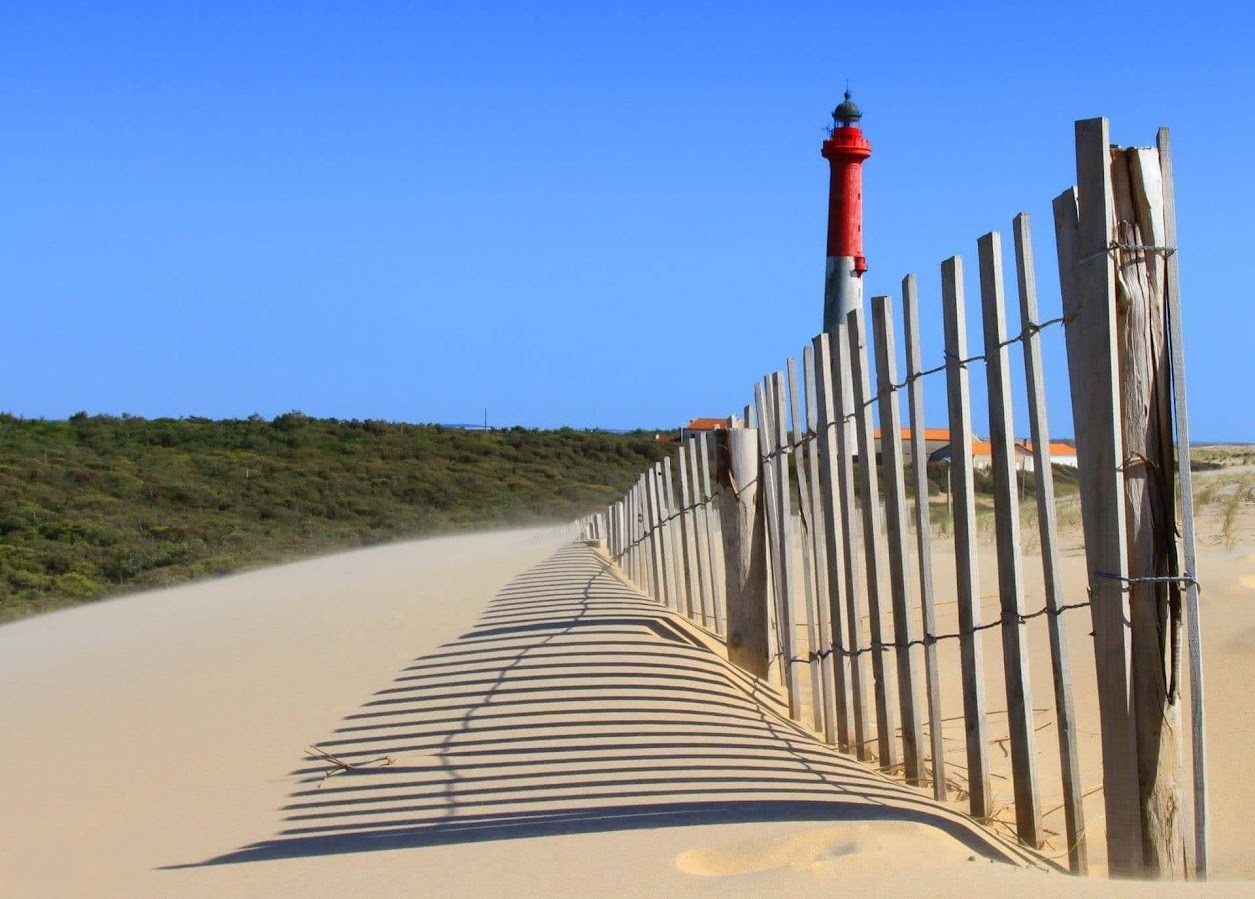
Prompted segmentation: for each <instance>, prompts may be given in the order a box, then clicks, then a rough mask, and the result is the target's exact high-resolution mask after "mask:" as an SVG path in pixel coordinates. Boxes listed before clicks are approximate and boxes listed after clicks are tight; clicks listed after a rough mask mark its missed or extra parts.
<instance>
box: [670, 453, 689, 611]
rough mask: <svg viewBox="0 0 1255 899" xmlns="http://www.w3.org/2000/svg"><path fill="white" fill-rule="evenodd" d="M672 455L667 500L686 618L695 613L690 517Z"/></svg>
mask: <svg viewBox="0 0 1255 899" xmlns="http://www.w3.org/2000/svg"><path fill="white" fill-rule="evenodd" d="M673 469H674V466H673V465H672V464H671V457H670V456H668V457H667V458H666V459H664V460H663V475H664V477H665V479H666V482H667V500H668V502H670V503H672V506H671V545H672V546H673V547H675V583H676V589H677V591H678V593H679V606H680V608H679V611H680V613H681V614H682V615H684V616H685V617H686V618H690V619H691V618H692V617H693V614H694V605H693V585H692V582H691V581H690V580H689V563H690V560H691V556H690V555H689V547H688V518H687V515H686V513H685V509H684V507H685V505H686V504H685V502H684V499H683V497H679V498H677V494H676V492H675V489H674V487H675V472H674V470H673Z"/></svg>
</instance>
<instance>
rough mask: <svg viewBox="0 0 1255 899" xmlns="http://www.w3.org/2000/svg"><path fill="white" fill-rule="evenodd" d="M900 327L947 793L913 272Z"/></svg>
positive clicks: (931, 690) (927, 667)
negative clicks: (901, 330)
mask: <svg viewBox="0 0 1255 899" xmlns="http://www.w3.org/2000/svg"><path fill="white" fill-rule="evenodd" d="M902 327H903V330H904V331H905V342H906V380H907V406H908V408H909V410H910V417H911V466H912V469H913V472H912V473H913V474H914V476H915V477H914V479H915V546H916V559H917V564H918V566H919V605H920V615H921V617H922V619H923V625H924V671H925V673H926V675H927V689H928V740H929V747H930V750H929V751H930V754H931V756H932V766H933V770H932V779H933V798H934V799H938V800H942V801H944V800H945V798H946V750H945V742H944V739H943V736H944V735H943V734H942V732H941V727H942V725H941V721H942V713H941V682H940V675H939V672H938V668H937V643H936V636H937V612H936V607H935V601H934V598H933V547H932V516H931V510H930V507H929V504H928V441H927V434H926V428H925V426H924V378H923V368H924V366H923V356H922V353H921V351H920V345H919V292H918V287H917V285H916V282H915V276H914V275H907V276H906V277H905V278H903V279H902Z"/></svg>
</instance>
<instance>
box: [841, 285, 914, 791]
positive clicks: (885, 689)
mask: <svg viewBox="0 0 1255 899" xmlns="http://www.w3.org/2000/svg"><path fill="white" fill-rule="evenodd" d="M845 330H846V339H847V342H848V345H849V348H850V385H851V387H852V388H853V391H854V398H853V401H854V436H855V440H856V441H857V442H858V462H859V465H858V469H859V477H858V498H859V505H861V506H862V510H863V516H862V517H863V556H864V559H865V560H866V563H867V566H866V568H865V569H864V570H865V571H866V573H867V621H868V630H869V631H870V633H871V650H872V676H873V678H874V679H875V693H876V718H877V724H876V736H877V740H876V745H877V749H878V750H879V755H880V767H881V768H891V767H894V766H896V765H897V764H898V760H899V758H900V754H899V752H898V741H897V730H898V708H897V707H895V705H894V702H893V697H894V695H895V694H897V695H898V699H899V702H898V705H899V706H901V705H903V704H904V703H903V700H902V693H901V691H900V689H899V686H900V685H897V684H895V681H896V680H897V678H895V677H894V672H893V668H891V667H890V666H889V665H886V664H885V639H884V633H883V620H884V619H883V615H882V613H881V597H882V593H881V590H882V587H883V585H884V584H885V583H886V582H885V576H884V571H885V560H884V548H883V547H882V546H881V543H880V523H881V516H880V487H879V483H878V482H879V477H878V472H877V470H876V440H875V427H874V424H873V422H872V414H871V410H870V409H869V407H868V404H869V402H870V396H871V379H870V377H869V375H868V359H867V339H866V329H865V327H864V325H863V310H862V308H860V307H857V306H856V307H855V308H854V309H852V310H850V315H849V317H848V319H847V320H846V325H845Z"/></svg>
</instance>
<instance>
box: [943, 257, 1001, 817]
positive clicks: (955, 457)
mask: <svg viewBox="0 0 1255 899" xmlns="http://www.w3.org/2000/svg"><path fill="white" fill-rule="evenodd" d="M941 303H942V312H943V318H944V319H945V334H946V394H947V397H946V398H947V405H948V407H949V412H950V494H951V496H953V498H954V565H955V590H956V592H957V599H958V612H959V663H960V665H961V666H962V669H963V723H964V730H965V737H966V740H965V742H966V746H967V777H968V785H967V788H968V808H969V810H970V811H971V814H972V817H974V818H982V819H983V818H988V817H989V816H990V815H992V814H993V796H992V794H991V793H990V790H989V734H988V727H987V722H986V719H985V661H984V652H983V650H982V649H981V642H980V634H979V633H978V632H977V631H976V626H977V625H978V624H979V623H980V588H979V586H978V584H979V579H978V577H977V566H976V490H975V486H974V484H973V480H972V410H971V400H970V397H969V392H968V373H967V365H966V363H965V362H964V361H963V360H965V359H966V358H967V313H966V309H965V308H964V302H963V260H961V259H960V258H959V257H958V256H952V257H951V258H949V259H947V260H946V261H945V262H943V263H942V264H941Z"/></svg>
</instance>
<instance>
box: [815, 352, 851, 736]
mask: <svg viewBox="0 0 1255 899" xmlns="http://www.w3.org/2000/svg"><path fill="white" fill-rule="evenodd" d="M811 346H812V347H813V349H814V351H815V394H816V420H815V426H814V427H815V443H816V447H817V448H818V450H819V452H818V456H819V477H818V478H816V480H815V492H816V493H817V494H818V495H819V500H820V509H821V511H822V514H823V518H824V538H825V539H824V551H825V553H826V554H827V556H828V565H827V568H828V595H827V597H826V598H825V599H826V601H827V603H828V620H829V622H830V627H829V638H830V641H829V643H828V644H827V646H828V647H829V648H830V649H831V650H832V655H831V657H830V665H829V668H830V670H831V671H832V680H833V699H834V700H835V704H836V714H837V747H838V748H840V749H842V750H845V751H848V750H849V749H850V706H849V705H847V703H846V694H847V692H848V690H847V687H846V676H845V675H846V654H847V649H846V637H845V633H844V632H843V630H842V622H843V621H844V620H845V611H844V609H843V607H842V601H843V597H844V594H845V589H846V586H845V585H846V577H845V559H844V556H843V555H842V553H843V551H844V548H845V543H846V539H845V531H844V527H843V526H842V522H841V497H840V494H839V489H838V483H837V482H838V478H839V471H838V469H839V467H840V461H839V458H838V455H837V433H836V432H837V429H838V428H841V429H844V424H843V423H842V422H841V421H840V420H839V419H838V418H837V417H836V412H835V410H834V409H833V385H832V354H831V351H830V348H829V339H828V335H827V334H820V335H819V336H817V337H816V338H815V339H814V340H813V341H811ZM852 661H853V660H852ZM857 674H858V669H857V666H856V665H852V666H851V676H852V678H854V679H857ZM860 686H861V685H860ZM853 703H854V705H855V706H856V711H855V715H856V716H861V715H862V712H863V708H862V696H861V692H860V688H859V687H856V688H855V689H854V699H853ZM856 739H857V740H859V741H860V742H861V741H862V739H863V733H862V727H861V726H859V727H858V736H857V737H856Z"/></svg>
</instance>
